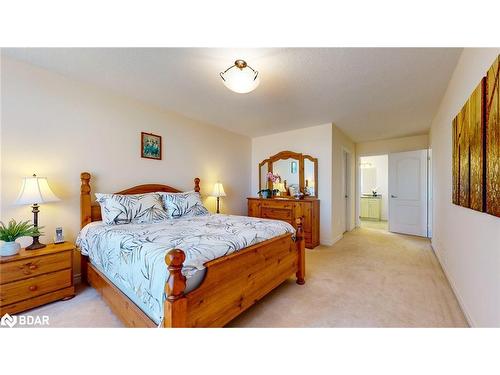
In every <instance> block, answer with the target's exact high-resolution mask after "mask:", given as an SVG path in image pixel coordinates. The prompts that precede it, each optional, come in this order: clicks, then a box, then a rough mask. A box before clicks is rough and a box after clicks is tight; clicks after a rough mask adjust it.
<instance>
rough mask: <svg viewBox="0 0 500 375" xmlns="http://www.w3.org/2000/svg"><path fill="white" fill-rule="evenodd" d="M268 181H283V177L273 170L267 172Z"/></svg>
mask: <svg viewBox="0 0 500 375" xmlns="http://www.w3.org/2000/svg"><path fill="white" fill-rule="evenodd" d="M267 181H269V182H276V181H281V177H280V175H278V174H273V172H268V173H267Z"/></svg>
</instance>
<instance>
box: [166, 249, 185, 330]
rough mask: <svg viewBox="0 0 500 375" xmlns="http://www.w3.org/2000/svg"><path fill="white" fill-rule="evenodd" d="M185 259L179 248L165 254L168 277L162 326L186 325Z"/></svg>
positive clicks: (178, 326) (175, 326)
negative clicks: (183, 265)
mask: <svg viewBox="0 0 500 375" xmlns="http://www.w3.org/2000/svg"><path fill="white" fill-rule="evenodd" d="M185 260H186V255H185V254H184V252H183V251H182V250H179V249H173V250H170V251H169V252H168V253H167V255H165V263H166V264H167V269H168V272H169V277H168V280H167V282H166V284H165V294H166V296H167V300H166V301H165V303H164V318H163V326H164V327H169V328H181V327H185V326H186V314H187V309H186V308H187V300H186V297H185V296H184V290H185V289H186V278H185V277H184V275H183V274H182V264H183V263H184V261H185Z"/></svg>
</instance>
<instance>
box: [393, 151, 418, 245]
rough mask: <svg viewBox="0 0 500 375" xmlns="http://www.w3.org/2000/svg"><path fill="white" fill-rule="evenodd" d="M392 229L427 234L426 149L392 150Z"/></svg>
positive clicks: (407, 232)
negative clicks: (397, 151)
mask: <svg viewBox="0 0 500 375" xmlns="http://www.w3.org/2000/svg"><path fill="white" fill-rule="evenodd" d="M389 230H390V231H391V232H397V233H405V234H413V235H416V236H423V237H427V150H418V151H410V152H400V153H395V154H389Z"/></svg>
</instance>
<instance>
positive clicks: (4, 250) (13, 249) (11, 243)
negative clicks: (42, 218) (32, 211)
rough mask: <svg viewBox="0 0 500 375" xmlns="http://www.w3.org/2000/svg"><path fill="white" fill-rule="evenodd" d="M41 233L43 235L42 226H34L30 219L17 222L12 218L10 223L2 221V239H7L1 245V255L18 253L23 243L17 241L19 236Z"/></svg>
mask: <svg viewBox="0 0 500 375" xmlns="http://www.w3.org/2000/svg"><path fill="white" fill-rule="evenodd" d="M40 235H42V233H40V228H39V227H35V226H33V224H30V223H29V221H28V220H26V221H21V222H19V223H17V222H16V221H15V220H14V219H11V220H10V221H9V224H8V225H5V224H4V223H3V222H1V221H0V241H5V242H4V243H3V244H1V245H0V256H9V255H15V254H17V253H18V252H19V249H20V248H21V245H20V244H19V243H17V242H16V239H18V238H19V237H25V236H28V237H34V236H40Z"/></svg>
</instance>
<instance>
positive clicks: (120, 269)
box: [76, 214, 295, 324]
mask: <svg viewBox="0 0 500 375" xmlns="http://www.w3.org/2000/svg"><path fill="white" fill-rule="evenodd" d="M285 233H292V234H294V233H295V230H294V228H293V227H292V226H291V225H290V224H288V223H286V222H283V221H279V220H270V219H261V218H251V217H247V216H234V215H222V214H207V215H201V216H195V217H189V218H182V217H181V218H179V219H169V220H164V221H161V222H157V223H150V224H121V225H106V224H104V223H103V222H101V221H97V222H92V223H90V224H88V225H87V226H85V227H84V228H83V229H82V230H81V232H80V233H79V235H78V238H77V241H76V243H77V246H78V247H79V248H80V251H81V252H82V254H83V255H88V256H89V258H90V261H91V263H92V264H93V265H94V266H95V267H96V268H97V269H98V270H99V271H100V272H102V273H103V274H104V275H106V277H107V278H108V279H109V280H110V281H111V282H112V283H113V284H114V285H116V286H117V287H118V288H119V289H120V290H121V291H122V292H123V293H124V294H126V295H127V296H128V297H129V298H130V299H131V300H132V301H133V302H134V303H135V304H136V305H137V306H139V307H140V308H141V309H142V310H143V311H144V312H145V313H146V315H148V316H149V317H150V318H151V320H153V321H154V322H155V323H157V324H160V323H161V322H162V320H163V302H164V301H165V298H166V297H165V293H164V287H165V283H166V282H167V280H168V276H169V274H168V272H167V267H166V265H165V254H166V253H167V252H168V251H169V250H171V249H174V248H177V249H181V250H183V251H184V253H185V254H186V260H185V261H184V267H183V269H182V273H183V275H184V276H185V277H186V279H187V280H186V282H187V288H186V292H189V291H191V290H193V289H195V288H197V287H198V286H199V285H200V284H201V282H202V281H203V278H204V275H205V266H204V264H205V263H207V262H209V261H211V260H213V259H216V258H220V257H222V256H225V255H228V254H231V253H233V252H236V251H239V250H241V249H244V248H246V247H248V246H252V245H254V244H257V243H259V242H262V241H266V240H268V239H271V238H273V237H277V236H280V235H282V234H285Z"/></svg>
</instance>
